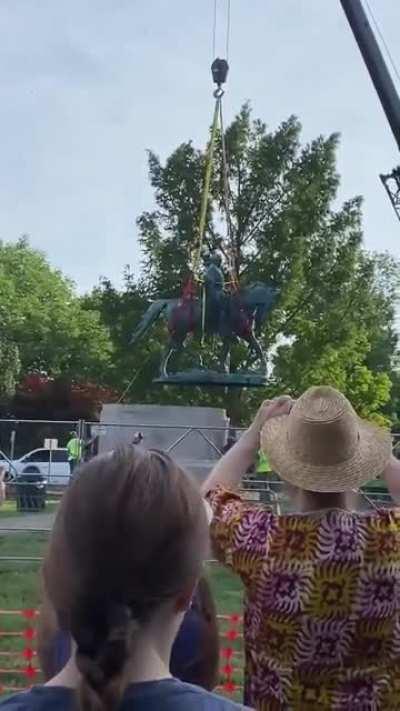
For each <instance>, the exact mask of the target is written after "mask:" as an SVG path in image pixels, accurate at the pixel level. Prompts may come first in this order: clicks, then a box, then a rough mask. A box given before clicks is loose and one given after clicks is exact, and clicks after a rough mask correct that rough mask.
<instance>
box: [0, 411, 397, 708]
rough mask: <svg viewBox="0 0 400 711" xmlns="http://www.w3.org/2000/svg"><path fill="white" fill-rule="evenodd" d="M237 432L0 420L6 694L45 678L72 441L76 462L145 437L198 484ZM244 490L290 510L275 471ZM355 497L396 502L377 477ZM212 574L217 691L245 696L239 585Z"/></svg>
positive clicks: (0, 659) (0, 598)
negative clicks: (48, 563)
mask: <svg viewBox="0 0 400 711" xmlns="http://www.w3.org/2000/svg"><path fill="white" fill-rule="evenodd" d="M240 435H241V431H240V430H232V429H231V428H229V427H228V426H226V427H223V428H216V427H193V426H186V425H184V424H183V425H182V426H177V425H175V424H174V425H169V424H168V423H164V424H162V423H160V424H156V425H154V424H151V425H149V424H146V423H143V424H142V423H140V422H139V421H138V422H137V423H135V424H133V425H132V424H130V425H123V424H119V423H118V424H116V423H109V424H104V423H102V424H99V423H90V422H83V421H60V422H50V421H28V420H0V467H1V468H2V469H3V470H4V471H5V473H6V475H7V479H8V484H7V498H6V501H5V502H4V503H3V505H2V506H0V572H1V581H2V584H1V588H0V694H1V693H8V692H10V691H12V690H13V689H19V688H23V687H26V686H29V685H30V684H31V683H32V681H33V680H37V679H39V678H40V670H39V664H38V660H37V656H36V643H35V634H36V633H35V629H36V622H37V605H38V602H39V600H38V589H39V586H38V574H39V570H40V565H41V560H42V556H43V553H44V550H45V547H46V545H47V540H48V536H49V533H50V531H51V527H52V523H53V518H54V513H55V510H56V508H57V502H58V500H59V498H60V496H61V495H62V492H63V490H65V487H66V486H67V485H68V483H69V481H70V477H71V471H73V466H71V462H70V461H69V453H68V451H67V444H68V442H70V440H71V439H72V438H75V439H78V441H79V443H80V444H79V447H78V449H77V450H76V451H77V452H78V456H77V459H78V460H87V459H90V458H91V457H93V456H95V455H96V454H97V453H99V452H104V451H108V450H110V449H113V448H114V447H117V446H120V445H122V444H125V445H129V444H133V443H137V442H138V441H139V443H140V445H141V446H144V447H156V448H159V449H164V450H165V451H168V452H169V453H170V454H171V455H172V456H173V457H175V458H176V459H177V460H178V461H179V462H180V463H181V465H182V466H184V467H185V468H186V469H187V470H188V471H191V472H192V473H193V475H194V476H195V477H196V478H197V479H198V480H199V481H200V480H203V479H204V477H205V476H206V475H207V474H208V472H209V471H210V470H211V468H212V466H213V465H214V464H215V462H216V461H217V460H218V459H219V458H220V456H221V454H222V453H223V452H224V451H226V450H227V449H228V448H229V447H230V446H231V445H232V444H233V443H234V441H235V440H236V439H238V438H239V437H240ZM399 450H400V435H394V452H395V454H397V453H398V452H399ZM242 494H243V496H244V497H245V498H246V499H247V500H248V501H249V502H254V503H255V504H263V505H265V506H268V507H271V508H272V509H273V510H274V511H275V512H277V513H278V512H280V513H285V512H288V511H289V510H290V502H289V499H288V497H287V495H286V493H285V485H284V484H283V482H282V481H280V480H279V477H277V476H275V475H274V474H272V473H268V474H265V473H264V474H261V473H257V471H254V470H252V471H249V472H248V473H247V474H246V476H245V477H244V479H243V482H242ZM354 497H355V498H357V499H358V500H357V502H354V506H355V507H356V506H357V507H359V508H364V509H367V508H371V507H372V508H373V507H376V506H378V505H379V506H382V505H383V506H386V505H391V503H392V501H391V498H390V495H389V494H388V492H387V489H386V487H385V485H384V483H383V482H381V481H378V482H374V483H371V484H370V485H369V486H367V487H366V488H365V490H364V491H362V492H355V493H354ZM208 573H209V576H210V579H211V581H212V586H213V591H214V595H215V598H216V602H217V607H218V612H219V616H220V617H219V621H220V630H221V689H222V690H223V691H224V692H225V693H234V694H239V695H240V691H241V687H242V676H243V658H242V631H241V616H240V615H241V588H240V584H239V583H238V581H237V580H235V579H233V578H232V577H229V575H228V574H227V573H226V571H224V570H223V569H222V568H221V567H220V566H218V565H217V564H216V563H215V562H212V561H210V562H209V564H208Z"/></svg>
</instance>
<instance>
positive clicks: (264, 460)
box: [256, 449, 272, 474]
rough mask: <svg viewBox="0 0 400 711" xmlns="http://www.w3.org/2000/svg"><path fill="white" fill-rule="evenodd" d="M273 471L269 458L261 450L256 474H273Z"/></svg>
mask: <svg viewBox="0 0 400 711" xmlns="http://www.w3.org/2000/svg"><path fill="white" fill-rule="evenodd" d="M271 471H272V470H271V467H270V463H269V461H268V457H267V456H266V455H265V454H264V452H263V451H262V450H261V449H260V450H259V452H258V455H257V465H256V472H257V474H271Z"/></svg>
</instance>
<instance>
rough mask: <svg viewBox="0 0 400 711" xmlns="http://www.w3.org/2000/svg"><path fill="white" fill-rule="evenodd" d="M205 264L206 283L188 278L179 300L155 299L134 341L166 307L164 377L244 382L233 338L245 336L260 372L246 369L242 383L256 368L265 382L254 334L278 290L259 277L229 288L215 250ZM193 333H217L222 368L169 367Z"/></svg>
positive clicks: (262, 359) (262, 356) (263, 360)
mask: <svg viewBox="0 0 400 711" xmlns="http://www.w3.org/2000/svg"><path fill="white" fill-rule="evenodd" d="M205 266H206V268H205V271H204V274H203V283H202V284H198V285H197V292H196V290H194V288H193V282H190V283H189V286H186V287H185V288H184V290H183V293H182V296H181V298H180V299H160V300H158V301H155V302H154V303H153V304H151V306H150V307H149V309H148V310H147V312H146V313H145V315H144V316H143V318H142V320H141V322H140V323H139V324H138V326H137V328H136V330H135V332H134V334H133V336H132V343H134V342H135V341H137V340H138V339H139V338H140V337H141V336H142V335H143V334H144V333H145V332H146V331H147V330H148V328H150V326H151V324H152V323H153V322H154V321H155V320H156V319H157V318H158V317H159V316H160V315H161V314H162V313H163V312H165V313H166V315H167V323H168V331H169V334H170V339H169V343H168V346H167V349H166V351H165V354H164V357H163V359H162V362H161V367H160V379H159V381H160V382H188V383H192V382H195V381H196V382H197V381H198V382H201V383H203V382H204V383H206V382H210V383H216V384H221V385H222V384H224V383H225V382H227V383H228V380H229V377H230V378H231V379H232V384H240V383H239V380H240V378H239V374H230V351H231V349H232V347H233V345H234V344H235V342H236V341H237V340H238V339H242V340H244V341H245V342H246V343H247V344H248V347H249V357H250V356H251V359H252V360H253V361H254V362H258V370H257V371H251V372H247V373H245V374H242V375H246V376H247V378H244V379H243V378H242V380H243V383H247V382H249V383H250V380H251V376H255V374H256V373H257V374H258V376H259V382H258V383H257V384H260V385H261V384H263V383H264V381H265V374H266V357H265V354H264V352H263V349H262V346H261V344H260V342H259V340H258V338H257V336H256V333H258V334H259V333H260V331H261V326H262V324H263V322H264V321H265V319H266V317H267V315H268V314H269V312H270V310H271V309H272V307H273V305H274V304H275V302H276V299H277V297H278V290H277V289H276V288H274V287H272V286H269V285H268V284H263V283H261V282H258V283H255V284H250V285H249V286H246V287H244V288H241V289H239V288H238V287H237V286H235V285H232V284H230V288H229V289H226V287H225V277H224V272H223V269H222V260H221V257H220V256H219V254H216V253H213V254H211V255H210V256H209V258H208V259H207V261H206V264H205ZM189 334H192V335H193V336H194V337H196V336H201V337H202V339H203V338H204V337H207V336H215V335H216V336H219V337H220V339H221V341H222V349H221V355H220V365H219V369H218V371H215V370H212V371H211V370H209V369H205V368H203V366H201V368H197V369H195V370H193V371H190V372H189V373H186V374H185V373H169V372H168V366H169V363H170V361H171V358H172V357H173V355H174V354H177V353H179V352H180V351H181V350H182V349H183V348H184V346H185V342H186V338H187V337H188V335H189ZM185 375H186V376H187V379H186V380H185V379H184V376H185ZM178 376H179V377H178ZM207 378H208V380H207ZM224 378H225V379H224ZM234 379H236V380H237V381H238V382H235V381H234ZM253 380H254V378H253ZM228 384H229V383H228Z"/></svg>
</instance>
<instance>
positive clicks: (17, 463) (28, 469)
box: [0, 447, 70, 486]
mask: <svg viewBox="0 0 400 711" xmlns="http://www.w3.org/2000/svg"><path fill="white" fill-rule="evenodd" d="M0 466H1V467H2V468H3V469H4V470H5V472H6V477H5V478H6V481H13V479H15V478H16V477H18V476H19V475H20V474H42V475H43V476H44V477H45V478H46V480H47V483H48V484H50V485H53V484H55V485H57V486H67V485H68V482H69V479H70V470H69V463H68V454H67V450H66V449H65V448H64V447H58V448H57V449H52V450H51V451H50V449H46V448H45V447H41V448H40V449H33V450H32V451H31V452H28V453H27V454H24V456H23V457H21V458H20V459H13V460H12V461H9V460H8V459H6V458H5V457H4V456H2V454H1V453H0Z"/></svg>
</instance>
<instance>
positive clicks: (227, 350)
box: [220, 336, 233, 373]
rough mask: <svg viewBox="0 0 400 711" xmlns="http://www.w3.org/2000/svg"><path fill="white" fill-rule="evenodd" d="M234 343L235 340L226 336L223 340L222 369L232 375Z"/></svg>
mask: <svg viewBox="0 0 400 711" xmlns="http://www.w3.org/2000/svg"><path fill="white" fill-rule="evenodd" d="M232 343H233V339H232V338H231V337H230V336H225V337H224V338H223V339H222V351H221V359H220V367H221V370H222V371H223V372H224V373H230V367H231V348H232Z"/></svg>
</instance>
